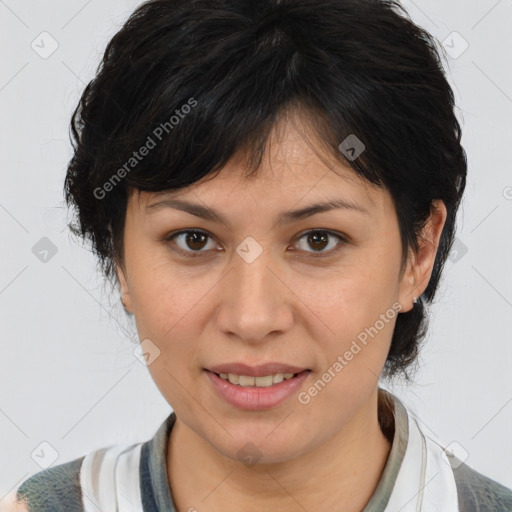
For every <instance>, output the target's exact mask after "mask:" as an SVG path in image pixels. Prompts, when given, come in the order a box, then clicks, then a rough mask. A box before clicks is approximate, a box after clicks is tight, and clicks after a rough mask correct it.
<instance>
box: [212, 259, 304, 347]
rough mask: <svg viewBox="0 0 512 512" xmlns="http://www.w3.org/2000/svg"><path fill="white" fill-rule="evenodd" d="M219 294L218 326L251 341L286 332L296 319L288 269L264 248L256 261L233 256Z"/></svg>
mask: <svg viewBox="0 0 512 512" xmlns="http://www.w3.org/2000/svg"><path fill="white" fill-rule="evenodd" d="M233 260H234V261H233V262H232V267H231V269H230V271H229V273H228V275H226V277H225V278H224V279H223V280H222V282H221V287H220V289H219V294H218V300H219V304H218V311H217V316H216V321H217V327H218V329H220V331H221V332H223V333H224V334H226V335H228V336H231V337H233V336H236V337H238V338H240V339H241V340H243V341H245V342H249V343H258V342H262V341H264V340H265V339H267V338H268V337H269V335H270V334H274V335H278V334H283V333H285V332H286V331H288V330H289V329H291V327H292V325H293V321H294V300H297V299H296V298H295V295H294V294H293V292H292V291H291V289H290V288H289V287H288V285H287V283H286V281H287V279H286V272H285V270H283V269H282V268H281V267H280V266H279V263H278V262H276V261H275V259H274V260H273V259H272V257H271V256H270V255H269V253H268V252H267V251H265V250H263V252H262V253H261V254H260V255H259V256H258V257H257V258H256V259H254V260H253V261H251V260H250V259H247V260H246V259H244V258H243V257H239V256H238V254H237V255H236V257H234V258H233Z"/></svg>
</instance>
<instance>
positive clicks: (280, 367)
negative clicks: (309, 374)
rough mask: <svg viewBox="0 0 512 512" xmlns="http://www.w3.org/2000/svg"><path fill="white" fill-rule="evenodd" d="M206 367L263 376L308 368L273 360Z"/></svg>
mask: <svg viewBox="0 0 512 512" xmlns="http://www.w3.org/2000/svg"><path fill="white" fill-rule="evenodd" d="M206 369H207V370H209V371H211V372H213V373H234V374H235V375H247V376H248V377H263V376H264V375H273V374H275V373H300V372H302V371H304V370H307V369H308V368H301V367H299V366H291V365H289V364H285V363H278V362H272V363H265V364H259V365H254V366H250V365H248V364H245V363H224V364H218V365H215V366H210V367H209V368H206Z"/></svg>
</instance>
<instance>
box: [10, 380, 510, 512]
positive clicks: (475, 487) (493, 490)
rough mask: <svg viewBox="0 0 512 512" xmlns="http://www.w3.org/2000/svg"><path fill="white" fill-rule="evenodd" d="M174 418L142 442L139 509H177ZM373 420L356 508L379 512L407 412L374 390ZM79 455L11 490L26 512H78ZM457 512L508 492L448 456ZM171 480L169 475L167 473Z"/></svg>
mask: <svg viewBox="0 0 512 512" xmlns="http://www.w3.org/2000/svg"><path fill="white" fill-rule="evenodd" d="M175 421H176V415H175V413H174V412H172V413H171V414H170V415H169V416H168V417H167V418H166V419H165V420H164V422H163V423H162V424H161V425H160V427H159V428H158V430H157V431H156V433H155V435H154V436H153V437H152V438H151V439H149V440H148V441H146V442H144V443H143V444H142V448H141V457H140V465H139V468H138V471H139V477H140V478H139V481H140V491H141V497H142V505H143V510H144V512H177V509H176V506H175V504H174V501H173V499H172V495H171V490H170V486H169V481H168V476H167V447H168V439H169V434H170V432H171V429H172V427H173V425H174V422H175ZM379 422H380V425H381V428H382V430H383V432H384V433H385V434H386V435H387V436H388V438H389V439H390V441H392V445H391V450H390V453H389V456H388V459H387V462H386V465H385V467H384V470H383V472H382V475H381V478H380V480H379V482H378V484H377V487H376V489H375V491H374V493H373V495H372V497H371V499H370V501H369V502H368V503H367V505H366V506H365V508H364V509H363V511H362V512H382V511H383V510H384V509H385V508H386V506H387V504H388V501H389V498H390V495H391V492H392V490H393V486H394V484H395V482H396V479H397V475H398V472H399V470H400V467H401V464H402V461H403V459H404V455H405V451H406V448H407V443H408V412H407V410H406V408H405V407H404V405H403V404H402V403H401V402H400V400H399V399H398V398H397V397H395V396H394V395H392V394H391V393H389V392H387V391H385V390H383V389H379ZM83 459H84V457H80V458H77V459H75V460H72V461H70V462H67V463H64V464H59V465H57V466H54V467H50V468H47V469H45V470H42V471H40V472H39V473H36V474H35V475H33V476H31V477H30V478H28V479H27V480H25V481H24V482H23V483H22V484H21V486H20V487H19V488H18V490H17V497H18V499H23V500H25V501H27V504H28V507H29V511H30V512H61V511H62V512H84V507H83V504H82V492H81V487H80V468H81V464H82V461H83ZM450 463H451V466H452V471H453V474H454V477H455V482H456V486H457V494H458V503H459V509H460V512H512V490H511V489H509V488H507V487H505V486H503V485H501V484H500V483H498V482H496V481H494V480H491V479H490V478H488V477H486V476H484V475H482V474H480V473H478V472H477V471H475V470H474V469H472V468H471V467H469V466H468V465H466V464H465V463H462V462H461V461H460V460H459V459H457V458H456V457H451V458H450ZM171 478H172V475H171ZM86 499H87V498H86Z"/></svg>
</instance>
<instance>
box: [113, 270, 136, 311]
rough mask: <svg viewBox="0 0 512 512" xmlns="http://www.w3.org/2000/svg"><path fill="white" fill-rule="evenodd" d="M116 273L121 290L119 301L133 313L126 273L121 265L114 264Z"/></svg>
mask: <svg viewBox="0 0 512 512" xmlns="http://www.w3.org/2000/svg"><path fill="white" fill-rule="evenodd" d="M115 268H116V274H117V279H118V281H119V288H120V292H121V301H122V303H123V306H124V309H125V310H126V311H128V312H129V313H131V314H133V310H132V301H131V297H130V290H129V287H128V280H127V279H126V273H125V271H124V270H123V268H122V266H121V265H118V264H116V266H115Z"/></svg>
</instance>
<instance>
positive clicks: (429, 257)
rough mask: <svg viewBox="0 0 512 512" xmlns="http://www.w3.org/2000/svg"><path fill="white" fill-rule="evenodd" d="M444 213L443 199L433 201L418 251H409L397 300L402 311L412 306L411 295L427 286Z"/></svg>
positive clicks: (443, 221) (415, 294)
mask: <svg viewBox="0 0 512 512" xmlns="http://www.w3.org/2000/svg"><path fill="white" fill-rule="evenodd" d="M446 215H447V212H446V206H445V204H444V203H443V201H441V200H436V201H434V202H433V205H432V208H431V213H430V217H429V219H428V220H427V223H426V224H425V227H424V229H423V231H422V233H421V236H420V238H419V240H418V253H417V254H414V253H412V252H411V253H410V256H409V259H408V262H407V268H406V270H405V272H404V275H403V277H402V281H401V283H400V292H399V302H400V304H402V306H403V309H402V310H401V312H402V313H406V312H407V311H410V310H411V309H412V308H413V307H414V303H413V301H412V299H413V297H419V296H420V295H421V294H422V293H423V292H424V291H425V289H426V288H427V286H428V283H429V281H430V277H431V275H432V270H433V268H434V262H435V259H436V254H437V249H438V247H439V241H440V240H441V234H442V232H443V227H444V224H445V222H446Z"/></svg>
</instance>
